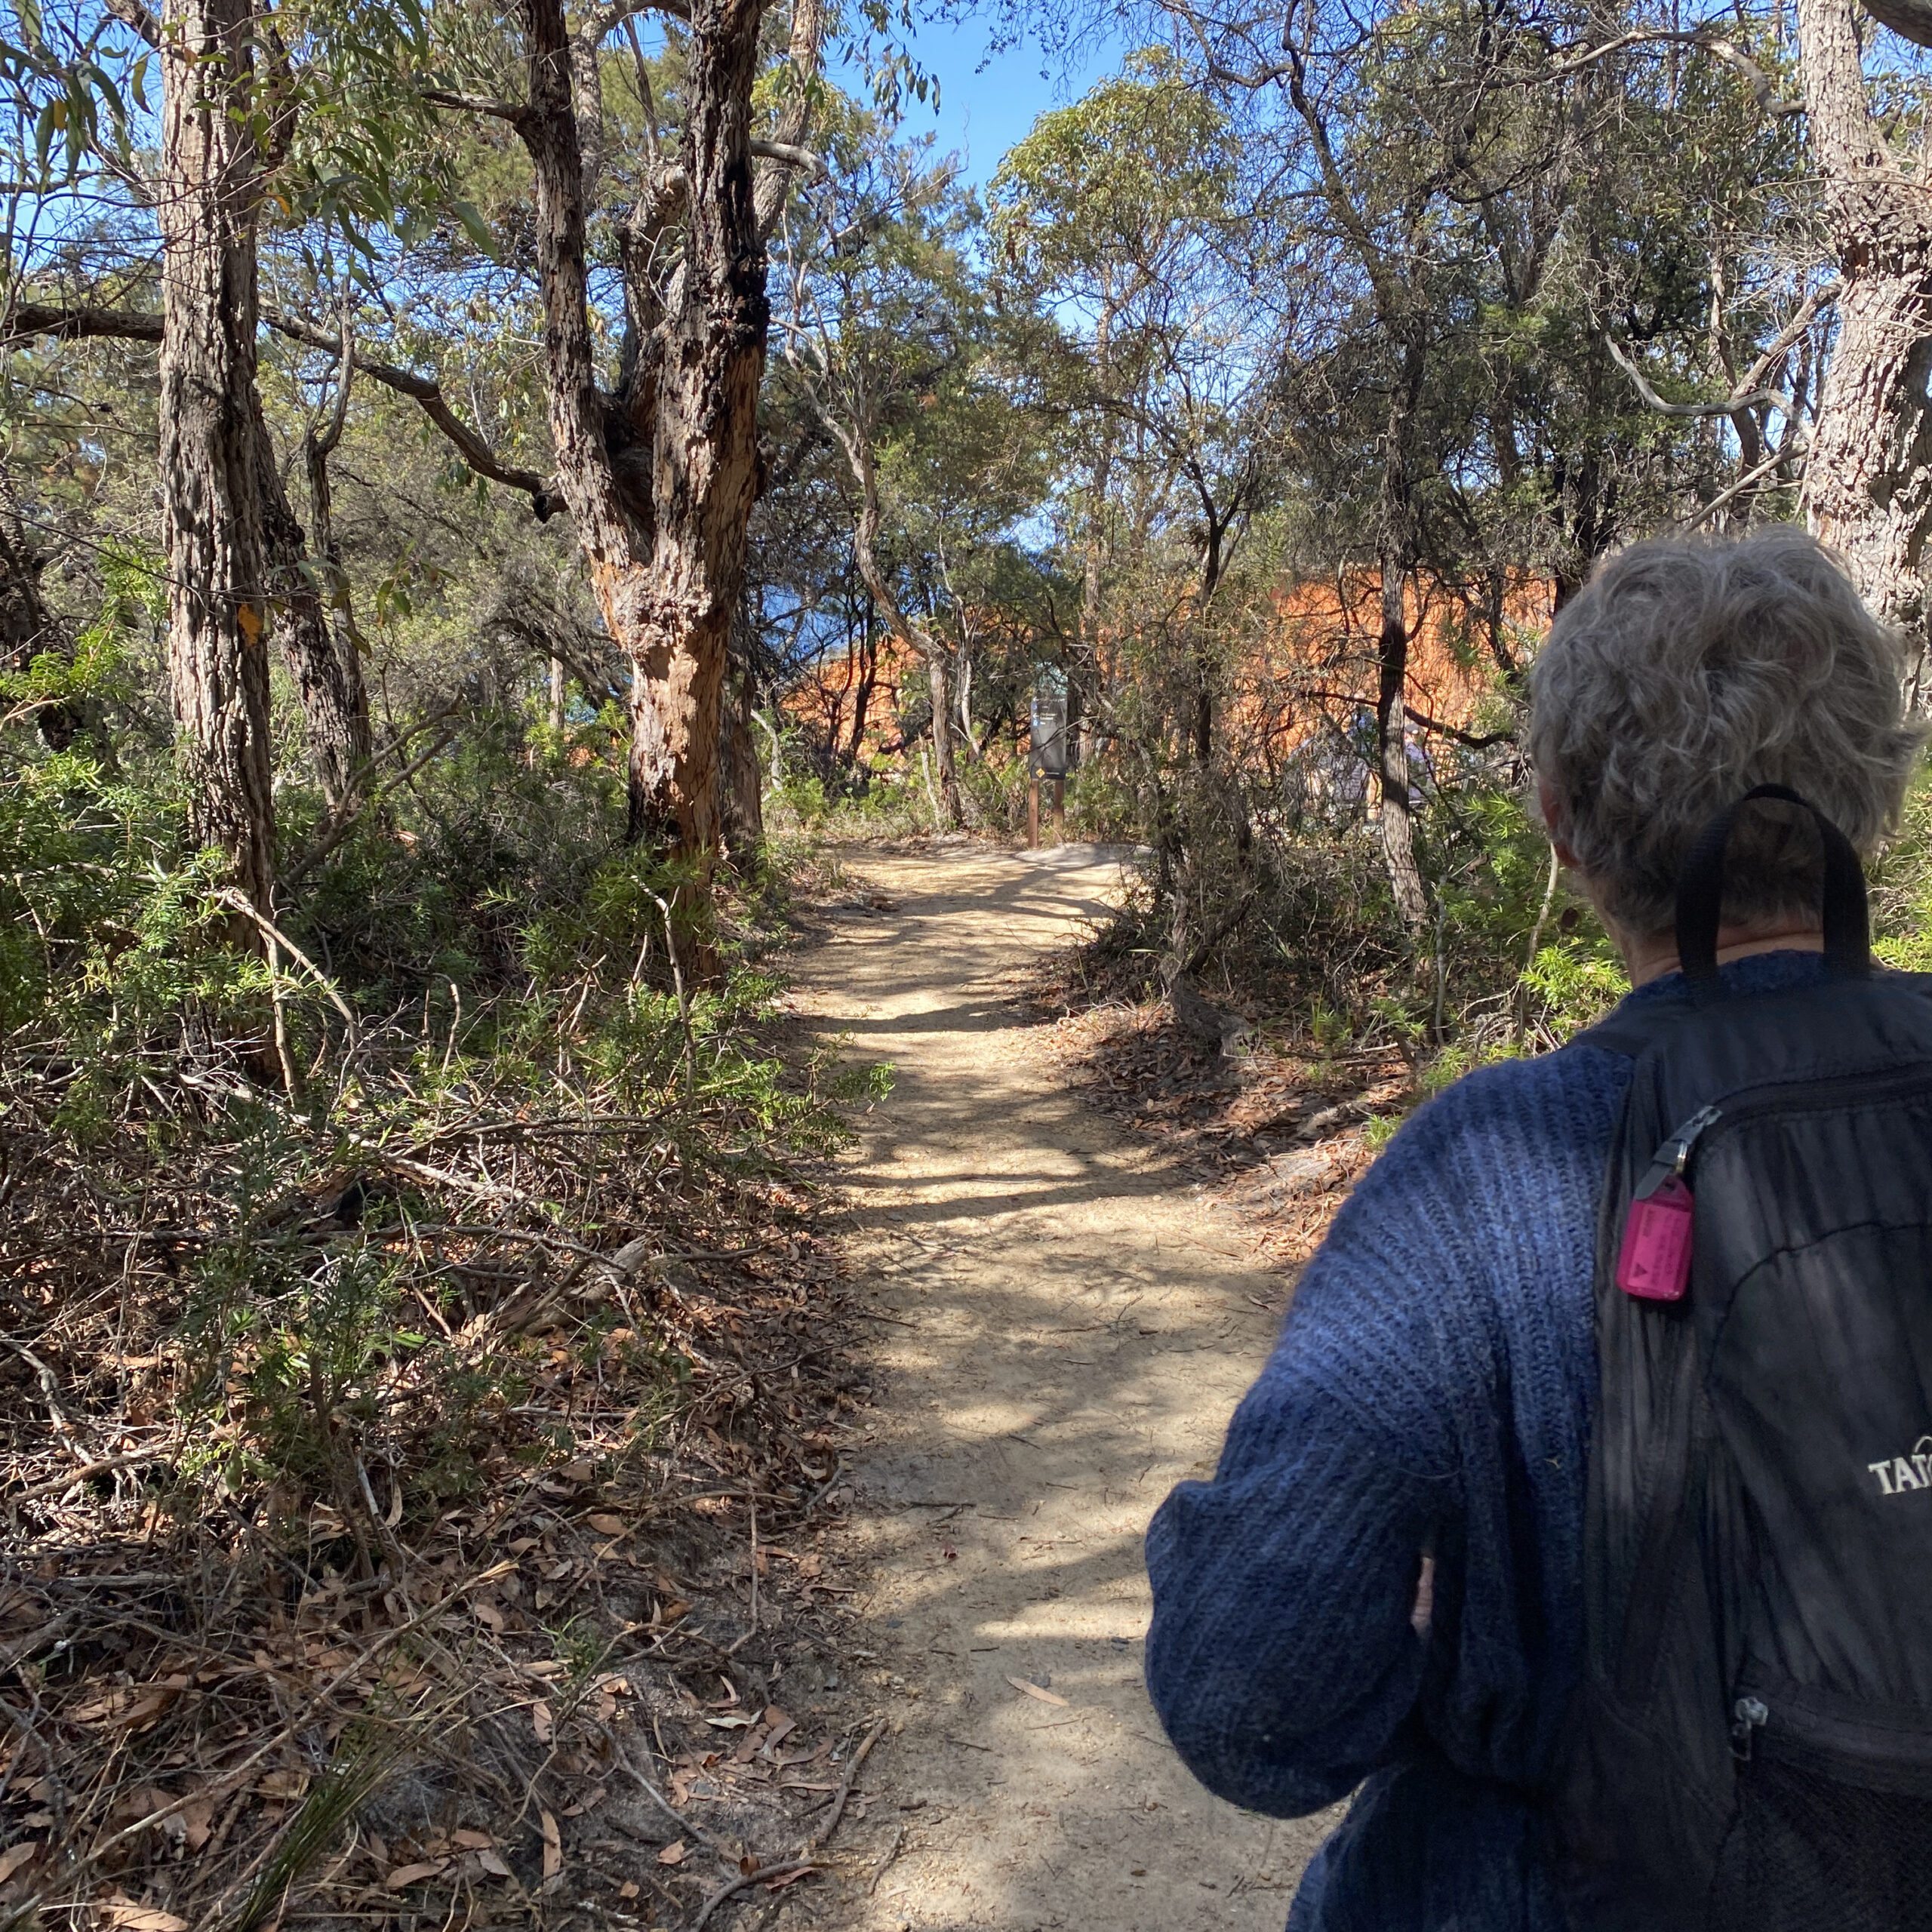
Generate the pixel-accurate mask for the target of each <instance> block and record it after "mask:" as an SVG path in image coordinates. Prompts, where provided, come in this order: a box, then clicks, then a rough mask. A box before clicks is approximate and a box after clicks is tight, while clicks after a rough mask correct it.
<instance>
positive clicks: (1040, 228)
mask: <svg viewBox="0 0 1932 1932" xmlns="http://www.w3.org/2000/svg"><path fill="white" fill-rule="evenodd" d="M989 205H990V223H991V229H992V235H993V238H994V240H995V245H996V247H997V248H998V254H999V258H1000V260H1001V263H1002V265H1003V266H1004V272H1005V275H1006V278H1007V285H1008V288H1009V290H1010V291H1011V293H1012V295H1013V296H1014V299H1017V300H1020V301H1022V302H1024V303H1032V304H1036V305H1038V306H1040V307H1041V308H1042V309H1044V310H1045V311H1046V312H1048V314H1049V315H1051V316H1052V317H1053V318H1054V319H1055V321H1057V323H1058V325H1059V328H1060V337H1061V342H1060V353H1059V355H1058V356H1057V358H1054V362H1053V364H1052V365H1051V366H1052V367H1053V368H1054V380H1055V383H1056V389H1057V400H1059V401H1060V402H1061V403H1062V404H1063V407H1064V408H1065V411H1066V426H1065V429H1064V431H1063V439H1064V442H1065V445H1066V448H1067V452H1068V454H1069V456H1070V457H1072V460H1073V461H1074V463H1075V465H1076V466H1077V469H1076V475H1077V479H1078V480H1077V481H1074V482H1072V483H1071V485H1070V486H1069V487H1067V488H1064V489H1063V491H1062V493H1061V500H1060V512H1061V515H1062V516H1063V520H1064V521H1066V524H1067V525H1068V526H1069V537H1070V540H1071V543H1072V546H1073V547H1074V549H1075V551H1076V552H1077V553H1078V556H1079V558H1080V562H1081V579H1082V595H1081V610H1080V618H1079V626H1078V633H1077V636H1078V657H1079V660H1080V665H1081V671H1082V673H1083V681H1084V684H1085V685H1086V687H1087V691H1086V695H1087V697H1088V701H1089V703H1090V704H1092V705H1097V706H1103V707H1104V706H1107V705H1108V704H1109V701H1110V699H1111V698H1112V697H1113V696H1114V695H1115V694H1113V693H1110V692H1109V679H1108V677H1107V674H1106V668H1105V654H1104V652H1103V649H1102V640H1103V635H1104V634H1105V632H1106V627H1107V625H1108V622H1109V613H1108V610H1107V602H1108V589H1109V577H1110V576H1112V575H1115V574H1117V573H1118V572H1120V571H1122V570H1123V569H1125V570H1129V571H1137V572H1138V573H1139V574H1140V575H1141V577H1142V578H1143V581H1145V580H1146V568H1147V566H1148V565H1149V564H1150V563H1151V562H1152V561H1153V558H1154V554H1155V552H1157V551H1167V550H1171V549H1174V547H1176V546H1178V547H1179V549H1180V552H1182V554H1183V555H1186V558H1187V559H1188V566H1187V568H1186V571H1185V573H1184V574H1183V577H1182V578H1181V579H1180V580H1179V581H1177V582H1173V581H1171V595H1172V596H1173V597H1174V598H1177V599H1178V601H1177V602H1176V603H1175V605H1174V610H1173V611H1172V613H1171V621H1170V623H1168V625H1167V626H1164V628H1166V629H1169V630H1171V629H1174V627H1175V625H1176V624H1178V626H1179V627H1180V629H1183V630H1184V631H1185V632H1186V634H1187V636H1188V645H1187V648H1186V653H1185V657H1186V663H1185V669H1184V672H1183V691H1182V692H1181V693H1180V696H1179V702H1178V703H1177V706H1176V708H1175V715H1174V718H1173V723H1174V727H1175V728H1176V730H1177V733H1178V735H1179V737H1180V739H1181V740H1182V742H1183V743H1185V744H1186V746H1187V748H1188V749H1189V752H1190V753H1191V755H1192V758H1193V760H1194V761H1195V764H1196V765H1197V766H1198V767H1200V768H1203V769H1204V768H1206V767H1207V765H1208V764H1209V763H1210V761H1211V759H1212V758H1213V755H1214V742H1215V736H1216V731H1217V724H1218V721H1219V720H1218V715H1217V713H1218V709H1219V702H1220V684H1221V670H1220V663H1219V658H1220V648H1219V644H1218V641H1217V626H1218V624H1219V622H1220V598H1221V594H1222V589H1223V583H1224V581H1225V580H1226V578H1227V576H1228V574H1229V570H1230V568H1231V566H1232V564H1233V562H1234V560H1235V555H1236V554H1237V552H1238V550H1239V549H1240V546H1241V543H1242V542H1243V540H1244V537H1245V536H1246V534H1247V531H1248V530H1249V528H1250V527H1251V524H1252V521H1253V519H1254V516H1255V515H1256V513H1257V511H1258V510H1259V509H1260V508H1261V507H1262V506H1263V504H1264V503H1266V501H1267V500H1268V497H1269V493H1270V491H1272V489H1274V488H1275V487H1276V485H1277V484H1278V481H1279V476H1280V471H1281V462H1282V457H1283V448H1282V432H1283V426H1284V410H1285V408H1286V405H1287V398H1286V397H1285V396H1284V392H1283V386H1282V385H1281V382H1280V380H1279V379H1278V377H1279V367H1280V364H1281V358H1282V356H1283V355H1284V344H1285V343H1286V341H1287V339H1288V337H1291V335H1292V334H1293V333H1294V328H1295V325H1296V323H1297V321H1298V320H1299V319H1300V318H1301V316H1302V315H1303V304H1302V302H1301V300H1300V298H1299V294H1298V291H1302V290H1306V289H1307V288H1309V287H1310V286H1312V281H1313V278H1309V276H1308V275H1306V269H1307V268H1308V266H1309V264H1308V263H1307V262H1306V260H1305V259H1303V260H1300V261H1297V260H1295V259H1294V257H1293V255H1292V254H1291V253H1284V252H1283V251H1281V250H1280V249H1279V248H1278V246H1277V244H1278V239H1279V231H1278V227H1277V226H1275V221H1274V219H1273V217H1274V214H1275V211H1274V210H1272V209H1271V208H1270V207H1269V185H1268V183H1266V180H1260V181H1257V180H1254V178H1252V177H1251V176H1250V175H1249V174H1248V173H1247V171H1245V170H1244V166H1243V159H1242V155H1241V145H1240V143H1239V141H1238V138H1237V135H1236V132H1235V129H1234V128H1233V126H1232V124H1231V123H1230V122H1229V119H1228V118H1227V116H1226V115H1225V114H1224V113H1223V112H1222V111H1221V110H1220V109H1219V108H1218V107H1217V106H1216V105H1215V103H1214V102H1213V101H1212V100H1210V99H1208V98H1207V97H1206V96H1205V95H1204V94H1203V93H1202V92H1201V91H1200V90H1199V89H1198V88H1195V87H1194V86H1192V85H1190V84H1189V78H1188V77H1187V76H1186V75H1185V74H1184V73H1183V72H1182V71H1181V70H1180V68H1179V66H1177V63H1174V61H1173V60H1171V58H1169V57H1167V56H1165V55H1164V54H1161V53H1159V52H1158V51H1147V52H1145V53H1143V54H1138V55H1137V56H1135V57H1133V58H1132V59H1131V60H1129V62H1128V66H1127V69H1126V71H1125V72H1124V73H1123V74H1121V75H1119V76H1118V77H1117V78H1114V79H1112V80H1110V81H1107V82H1103V83H1101V84H1100V85H1099V86H1097V87H1096V88H1094V89H1092V90H1091V91H1090V92H1089V93H1088V94H1087V95H1086V96H1085V97H1084V98H1082V99H1081V100H1079V101H1078V102H1076V103H1074V104H1073V105H1072V106H1069V107H1066V108H1063V109H1059V110H1057V111H1055V112H1050V113H1048V114H1045V115H1042V116H1041V118H1040V119H1039V120H1038V122H1036V123H1035V125H1034V127H1033V128H1032V131H1031V132H1030V133H1029V134H1028V135H1027V137H1026V139H1025V140H1023V141H1021V142H1020V143H1019V144H1018V145H1017V146H1016V147H1014V149H1013V150H1012V152H1011V153H1009V154H1008V155H1007V157H1006V158H1005V160H1004V162H1003V163H1002V164H1001V168H1000V169H999V171H998V174H997V175H996V176H995V179H994V180H993V183H992V187H991V189H990V191H989Z"/></svg>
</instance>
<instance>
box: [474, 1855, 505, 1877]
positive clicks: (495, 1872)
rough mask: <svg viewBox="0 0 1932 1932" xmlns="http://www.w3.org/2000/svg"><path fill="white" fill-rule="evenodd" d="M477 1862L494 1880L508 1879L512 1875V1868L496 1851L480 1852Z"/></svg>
mask: <svg viewBox="0 0 1932 1932" xmlns="http://www.w3.org/2000/svg"><path fill="white" fill-rule="evenodd" d="M476 1862H477V1863H478V1865H480V1866H481V1867H482V1868H483V1869H484V1870H485V1872H488V1873H489V1875H490V1876H491V1878H508V1877H509V1875H510V1868H509V1866H507V1865H506V1864H505V1863H503V1860H502V1859H501V1858H500V1857H498V1856H497V1854H496V1853H494V1851H479V1852H478V1854H476Z"/></svg>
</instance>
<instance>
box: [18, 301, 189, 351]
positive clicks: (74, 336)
mask: <svg viewBox="0 0 1932 1932" xmlns="http://www.w3.org/2000/svg"><path fill="white" fill-rule="evenodd" d="M37 335H51V336H57V337H60V338H61V339H62V340H63V341H69V342H78V341H80V340H84V339H90V338H100V337H107V338H109V339H110V340H118V341H122V342H154V343H158V342H159V341H160V340H161V312H160V310H159V309H156V310H155V311H154V312H152V314H149V312H147V311H146V310H145V309H89V308H85V307H82V308H78V309H67V308H57V307H55V306H53V305H52V304H51V303H44V302H17V303H15V304H14V306H13V307H12V308H11V309H8V312H7V316H6V320H5V322H4V323H0V345H6V344H11V343H16V342H25V341H26V340H29V338H30V337H34V336H37Z"/></svg>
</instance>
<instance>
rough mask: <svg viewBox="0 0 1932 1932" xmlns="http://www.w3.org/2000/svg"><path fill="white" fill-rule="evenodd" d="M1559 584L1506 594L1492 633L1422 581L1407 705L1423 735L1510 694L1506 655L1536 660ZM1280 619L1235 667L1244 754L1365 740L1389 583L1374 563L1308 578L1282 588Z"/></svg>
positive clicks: (1413, 596) (1458, 724) (1236, 728)
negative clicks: (1323, 740) (1319, 741)
mask: <svg viewBox="0 0 1932 1932" xmlns="http://www.w3.org/2000/svg"><path fill="white" fill-rule="evenodd" d="M1552 595H1553V593H1552V586H1549V584H1547V583H1541V582H1539V581H1537V580H1534V579H1531V578H1524V579H1522V580H1520V581H1518V583H1515V585H1514V586H1512V587H1510V588H1509V589H1508V590H1507V591H1506V592H1505V594H1504V596H1503V599H1502V608H1501V611H1500V614H1499V617H1498V619H1497V623H1496V624H1495V625H1494V631H1495V632H1498V633H1500V636H1493V635H1492V626H1491V623H1489V622H1488V620H1487V616H1486V614H1482V613H1475V612H1472V611H1471V610H1470V608H1469V606H1468V605H1467V604H1466V602H1465V601H1463V600H1462V599H1461V598H1457V597H1454V596H1452V595H1451V594H1450V593H1449V592H1447V591H1445V590H1443V589H1441V588H1440V587H1438V586H1430V585H1427V584H1424V585H1422V586H1416V585H1414V584H1412V585H1411V586H1410V588H1409V590H1408V592H1407V595H1406V597H1405V598H1404V612H1405V615H1406V617H1407V627H1408V631H1409V645H1408V663H1407V677H1406V678H1405V680H1404V686H1403V702H1404V705H1405V706H1406V707H1407V712H1408V716H1409V727H1410V731H1409V735H1410V737H1411V740H1412V741H1413V742H1415V743H1418V744H1424V745H1426V743H1427V742H1428V740H1429V739H1430V738H1431V737H1435V736H1436V735H1438V734H1437V732H1436V728H1438V727H1443V728H1447V731H1448V732H1449V733H1451V734H1453V733H1455V732H1458V731H1469V730H1471V729H1472V728H1474V727H1475V725H1476V724H1478V721H1479V719H1480V718H1481V713H1482V712H1483V710H1484V707H1485V706H1487V705H1488V704H1490V703H1492V702H1493V700H1494V699H1496V698H1497V697H1498V696H1499V695H1500V694H1501V693H1502V692H1503V689H1504V685H1505V672H1504V661H1506V662H1507V663H1509V664H1510V665H1512V666H1518V665H1525V664H1527V662H1528V660H1529V657H1530V656H1531V654H1532V652H1533V651H1534V647H1535V645H1536V643H1537V640H1538V639H1540V638H1541V636H1542V635H1543V632H1544V631H1545V630H1546V629H1547V628H1548V626H1549V618H1550V613H1551V605H1552ZM1274 605H1275V620H1274V623H1273V624H1272V626H1271V627H1270V629H1269V633H1268V635H1267V636H1266V640H1265V641H1264V643H1263V645H1262V646H1261V648H1259V649H1258V650H1254V651H1251V652H1249V653H1248V654H1247V656H1246V657H1244V659H1243V660H1241V661H1239V662H1238V663H1235V665H1234V666H1232V675H1231V677H1230V679H1229V683H1230V685H1231V691H1230V695H1229V699H1228V701H1227V702H1226V704H1225V706H1224V707H1223V720H1224V729H1225V731H1226V734H1227V736H1228V737H1229V740H1230V741H1231V745H1232V749H1233V750H1234V752H1235V756H1237V757H1238V758H1240V757H1244V756H1251V757H1256V758H1260V759H1261V760H1262V761H1264V762H1268V763H1278V762H1281V761H1285V760H1286V759H1287V758H1289V757H1291V755H1293V754H1294V752H1296V751H1297V750H1298V749H1300V748H1301V747H1302V746H1304V745H1306V744H1307V743H1308V742H1309V740H1312V739H1313V738H1315V737H1318V736H1319V735H1324V734H1326V735H1328V736H1329V737H1331V740H1332V739H1333V738H1334V737H1337V736H1340V737H1347V738H1355V737H1358V736H1359V735H1363V734H1367V732H1368V731H1370V730H1371V729H1372V721H1373V719H1374V715H1375V711H1376V703H1377V692H1378V687H1379V685H1380V657H1379V648H1378V647H1379V642H1380V631H1381V626H1382V608H1381V580H1380V576H1379V574H1377V572H1375V571H1372V570H1367V569H1363V570H1358V571H1352V572H1349V573H1347V574H1339V575H1337V576H1336V577H1331V578H1327V579H1314V578H1308V579H1304V580H1302V581H1301V582H1300V583H1295V584H1293V585H1291V586H1287V588H1285V589H1282V590H1281V591H1279V592H1277V593H1276V595H1275V599H1274Z"/></svg>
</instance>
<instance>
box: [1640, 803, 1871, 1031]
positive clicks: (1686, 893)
mask: <svg viewBox="0 0 1932 1932" xmlns="http://www.w3.org/2000/svg"><path fill="white" fill-rule="evenodd" d="M1753 798H1778V799H1781V800H1783V802H1784V803H1785V804H1788V805H1798V806H1801V807H1802V808H1804V810H1805V811H1807V812H1809V813H1810V814H1811V817H1812V820H1813V821H1814V823H1816V825H1817V828H1818V836H1819V838H1820V840H1821V841H1823V845H1824V849H1825V964H1826V968H1827V970H1828V971H1829V972H1830V973H1831V974H1832V976H1833V977H1835V978H1838V979H1850V980H1859V979H1864V978H1866V977H1868V976H1869V974H1870V973H1871V971H1872V916H1871V912H1870V910H1869V908H1868V906H1866V900H1865V868H1864V867H1863V866H1861V865H1860V863H1859V862H1858V854H1857V852H1855V851H1854V850H1853V849H1852V844H1851V841H1850V839H1848V838H1846V836H1845V835H1844V833H1843V832H1841V831H1840V830H1839V829H1838V827H1837V826H1835V825H1834V824H1833V823H1832V821H1831V820H1829V819H1828V818H1827V817H1826V816H1825V814H1823V812H1821V811H1820V810H1819V809H1818V808H1817V806H1816V805H1814V804H1812V803H1811V802H1810V801H1809V800H1808V799H1806V798H1800V797H1799V796H1798V794H1797V793H1796V792H1794V791H1792V789H1790V787H1789V786H1785V785H1755V786H1752V789H1750V790H1749V791H1748V792H1746V793H1745V795H1743V798H1740V799H1739V800H1738V801H1737V804H1734V805H1732V806H1730V807H1729V808H1727V810H1725V811H1721V812H1719V813H1718V815H1717V817H1715V818H1714V819H1712V820H1711V822H1710V823H1709V824H1708V825H1707V826H1705V827H1704V829H1703V831H1702V832H1699V833H1698V835H1697V843H1696V844H1694V845H1693V846H1692V847H1691V848H1690V856H1689V857H1687V858H1686V859H1685V860H1684V869H1683V870H1682V871H1681V872H1679V873H1678V878H1677V958H1678V964H1681V966H1682V967H1683V968H1684V978H1685V979H1687V980H1689V981H1690V987H1691V991H1692V992H1693V994H1694V995H1695V996H1696V998H1697V1000H1698V1001H1699V1002H1700V1004H1702V1003H1704V1002H1706V1001H1709V1000H1711V999H1712V998H1715V997H1716V995H1717V993H1718V988H1719V985H1720V982H1719V980H1718V919H1719V915H1720V914H1721V911H1722V909H1723V906H1724V850H1725V848H1726V847H1727V846H1728V845H1729V844H1730V829H1731V826H1733V824H1734V823H1736V821H1737V814H1738V813H1739V811H1740V809H1741V808H1743V807H1744V806H1746V805H1748V804H1749V803H1750V802H1751V801H1752V799H1753Z"/></svg>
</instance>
